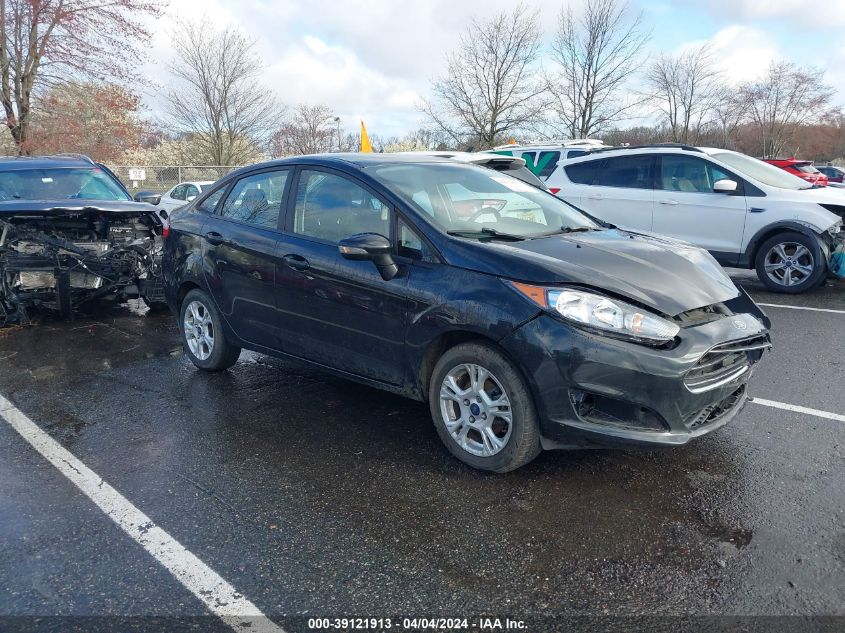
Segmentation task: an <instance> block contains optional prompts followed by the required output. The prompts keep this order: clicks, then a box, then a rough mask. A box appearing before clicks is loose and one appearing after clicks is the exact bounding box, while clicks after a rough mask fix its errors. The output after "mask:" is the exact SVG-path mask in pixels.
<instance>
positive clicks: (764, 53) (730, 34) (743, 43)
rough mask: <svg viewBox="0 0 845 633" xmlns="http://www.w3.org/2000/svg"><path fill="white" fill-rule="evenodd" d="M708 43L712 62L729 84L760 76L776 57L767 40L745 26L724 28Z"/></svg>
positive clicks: (769, 41) (776, 52) (762, 34)
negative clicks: (722, 72)
mask: <svg viewBox="0 0 845 633" xmlns="http://www.w3.org/2000/svg"><path fill="white" fill-rule="evenodd" d="M709 41H710V44H711V46H712V47H713V56H714V58H715V60H716V63H717V64H718V65H719V67H721V68H722V70H723V71H724V72H725V75H726V76H727V78H728V80H729V81H731V82H732V83H740V82H743V81H749V80H753V79H756V78H758V77H760V76H761V75H762V74H763V73H765V71H766V69H767V68H768V67H769V64H770V63H771V62H772V60H774V59H778V58H779V55H778V50H777V48H776V46H775V43H774V42H773V41H772V40H771V38H770V37H768V36H767V35H766V33H764V32H763V31H761V30H759V29H755V28H751V27H748V26H740V25H732V26H727V27H725V28H723V29H722V30H720V31H719V32H717V33H716V34H715V35H714V36H713V37H712V38H710V40H709Z"/></svg>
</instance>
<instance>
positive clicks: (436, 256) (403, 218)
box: [390, 208, 443, 264]
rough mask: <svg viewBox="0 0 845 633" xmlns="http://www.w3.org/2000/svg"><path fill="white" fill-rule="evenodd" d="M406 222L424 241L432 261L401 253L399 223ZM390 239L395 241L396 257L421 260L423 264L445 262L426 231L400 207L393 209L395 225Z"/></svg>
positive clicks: (394, 252) (394, 250) (414, 260)
mask: <svg viewBox="0 0 845 633" xmlns="http://www.w3.org/2000/svg"><path fill="white" fill-rule="evenodd" d="M400 222H401V223H402V224H404V225H405V226H407V227H408V229H409V230H410V231H412V232H413V234H414V235H416V236H417V238H419V240H420V242H422V243H423V246H425V248H426V249H427V250H428V252H429V253H430V255H431V261H428V260H425V259H416V258H414V257H408V256H407V255H401V254H400V253H399V223H400ZM390 240H391V242H393V254H394V255H395V256H396V257H399V258H402V259H406V260H408V261H413V262H419V263H422V264H440V263H442V262H443V258H442V257H441V256H440V253H439V252H438V251H437V249H436V248H434V244H432V243H431V241H430V240H429V239H428V238H427V237H426V236H425V233H423V232H422V231H420V230H419V228H418V227H417V225H416V224H414V223H413V222H411V221H409V220H408V217H407V214H406V213H403V212H401V211H399V209H395V208H394V210H393V226H392V227H391V230H390Z"/></svg>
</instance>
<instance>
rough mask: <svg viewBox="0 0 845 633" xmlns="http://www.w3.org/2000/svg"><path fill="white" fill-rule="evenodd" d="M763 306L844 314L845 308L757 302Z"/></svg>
mask: <svg viewBox="0 0 845 633" xmlns="http://www.w3.org/2000/svg"><path fill="white" fill-rule="evenodd" d="M757 305H758V306H762V307H764V308H786V309H787V310H807V311H808V312H828V313H830V314H845V310H831V309H830V308H807V307H804V306H788V305H784V304H783V303H758V304H757Z"/></svg>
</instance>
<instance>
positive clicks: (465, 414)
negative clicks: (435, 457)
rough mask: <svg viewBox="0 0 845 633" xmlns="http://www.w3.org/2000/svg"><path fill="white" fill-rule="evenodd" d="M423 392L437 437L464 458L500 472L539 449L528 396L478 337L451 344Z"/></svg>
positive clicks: (521, 463)
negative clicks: (470, 341)
mask: <svg viewBox="0 0 845 633" xmlns="http://www.w3.org/2000/svg"><path fill="white" fill-rule="evenodd" d="M428 392H429V393H428V396H429V407H430V409H431V416H432V419H433V421H434V426H435V428H436V429H437V433H438V435H439V436H440V439H441V440H442V441H443V443H444V444H445V445H446V448H447V449H449V452H450V453H452V455H454V456H455V457H457V458H458V459H459V460H461V461H462V462H464V463H465V464H467V465H469V466H472V467H473V468H477V469H479V470H488V471H493V472H497V473H504V472H507V471H509V470H514V469H516V468H519V467H520V466H524V465H525V464H527V463H528V462H530V461H531V460H533V459H534V458H535V457H537V455H539V454H540V452H541V450H542V449H541V447H540V425H539V423H538V419H537V412H536V408H535V406H534V399H533V398H532V396H531V392H530V391H529V389H528V386H527V385H526V383H525V380H524V379H523V378H522V375H521V374H520V373H519V370H517V368H516V367H515V366H514V365H513V363H511V362H510V361H509V360H508V359H507V358H506V357H505V356H504V355H503V354H502V353H501V352H499V351H498V350H496V349H494V348H492V347H490V346H488V345H484V344H482V343H464V344H462V345H458V346H456V347H453V348H452V349H450V350H448V351H447V352H446V353H445V354H443V356H442V357H441V358H440V360H439V361H438V362H437V364H436V365H435V367H434V371H433V372H432V375H431V382H430V384H429V390H428Z"/></svg>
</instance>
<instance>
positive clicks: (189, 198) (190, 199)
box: [186, 196, 197, 202]
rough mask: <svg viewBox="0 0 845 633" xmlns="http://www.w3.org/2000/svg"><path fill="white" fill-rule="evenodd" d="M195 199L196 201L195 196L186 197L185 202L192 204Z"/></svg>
mask: <svg viewBox="0 0 845 633" xmlns="http://www.w3.org/2000/svg"><path fill="white" fill-rule="evenodd" d="M196 199H197V197H196V196H188V197H187V198H186V200H187V201H188V202H193V201H194V200H196Z"/></svg>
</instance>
